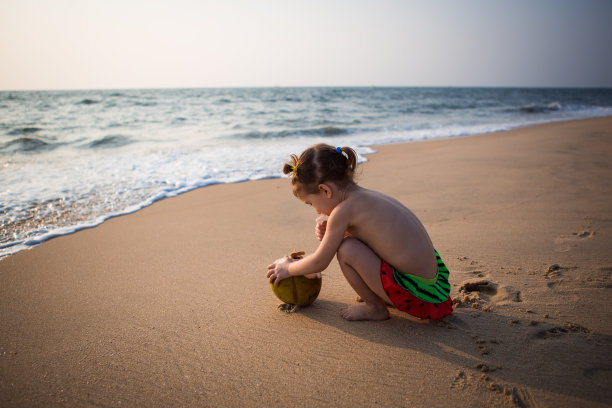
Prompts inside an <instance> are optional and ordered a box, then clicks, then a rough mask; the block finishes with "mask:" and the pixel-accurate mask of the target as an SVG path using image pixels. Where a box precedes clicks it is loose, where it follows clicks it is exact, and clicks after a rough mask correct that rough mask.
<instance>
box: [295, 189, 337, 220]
mask: <svg viewBox="0 0 612 408" xmlns="http://www.w3.org/2000/svg"><path fill="white" fill-rule="evenodd" d="M298 198H299V199H300V200H302V201H303V202H304V203H305V204H308V205H310V206H312V208H313V209H314V210H315V211H316V212H317V214H323V215H327V216H329V214H331V212H332V210H333V209H334V206H333V203H332V200H331V199H330V198H328V197H327V194H325V192H323V191H319V192H317V193H314V194H306V195H298Z"/></svg>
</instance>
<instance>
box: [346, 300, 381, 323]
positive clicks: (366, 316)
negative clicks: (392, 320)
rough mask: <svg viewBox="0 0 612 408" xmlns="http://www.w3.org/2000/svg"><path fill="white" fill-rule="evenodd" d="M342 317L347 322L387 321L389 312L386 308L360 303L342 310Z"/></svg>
mask: <svg viewBox="0 0 612 408" xmlns="http://www.w3.org/2000/svg"><path fill="white" fill-rule="evenodd" d="M340 315H341V316H342V317H344V318H345V319H346V320H386V319H388V318H389V311H388V310H387V308H386V307H384V306H383V307H382V308H379V307H376V306H371V305H368V304H367V303H359V304H357V305H352V306H349V307H346V308H344V309H340Z"/></svg>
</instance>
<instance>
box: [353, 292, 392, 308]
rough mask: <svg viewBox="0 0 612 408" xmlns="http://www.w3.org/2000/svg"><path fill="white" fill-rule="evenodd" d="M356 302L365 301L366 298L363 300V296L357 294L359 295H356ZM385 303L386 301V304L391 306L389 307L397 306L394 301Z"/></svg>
mask: <svg viewBox="0 0 612 408" xmlns="http://www.w3.org/2000/svg"><path fill="white" fill-rule="evenodd" d="M355 302H357V303H361V302H365V300H363V299H362V298H361V296H359V295H357V296H356V297H355ZM385 303H386V305H387V306H389V307H395V305H394V304H393V303H389V302H385Z"/></svg>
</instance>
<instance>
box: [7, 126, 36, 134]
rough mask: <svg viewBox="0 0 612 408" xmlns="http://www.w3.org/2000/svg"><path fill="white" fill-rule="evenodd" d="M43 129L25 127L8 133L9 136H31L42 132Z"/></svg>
mask: <svg viewBox="0 0 612 408" xmlns="http://www.w3.org/2000/svg"><path fill="white" fill-rule="evenodd" d="M41 130H42V129H41V128H37V127H23V128H16V129H13V130H11V131H10V132H8V133H7V135H9V136H19V135H29V134H32V133H36V132H40V131H41Z"/></svg>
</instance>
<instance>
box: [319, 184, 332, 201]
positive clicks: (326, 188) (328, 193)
mask: <svg viewBox="0 0 612 408" xmlns="http://www.w3.org/2000/svg"><path fill="white" fill-rule="evenodd" d="M319 191H320V192H321V193H322V194H323V195H325V197H327V198H332V195H333V194H332V189H331V188H329V186H328V185H327V184H319Z"/></svg>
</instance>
